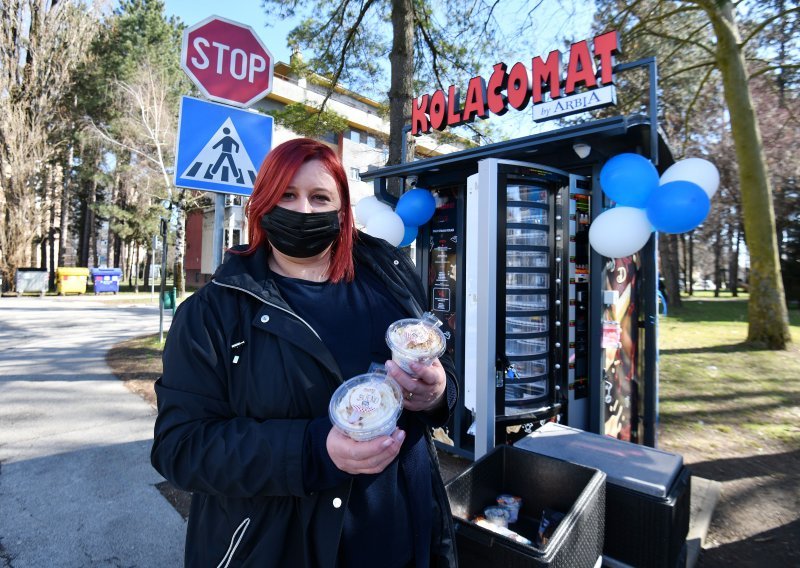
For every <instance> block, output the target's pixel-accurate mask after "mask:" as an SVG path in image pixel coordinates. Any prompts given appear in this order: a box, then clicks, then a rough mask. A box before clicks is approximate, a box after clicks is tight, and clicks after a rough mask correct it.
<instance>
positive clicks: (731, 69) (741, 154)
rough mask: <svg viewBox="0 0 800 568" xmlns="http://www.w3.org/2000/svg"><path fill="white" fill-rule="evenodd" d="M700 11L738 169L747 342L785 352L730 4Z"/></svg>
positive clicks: (764, 190)
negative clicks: (746, 271) (746, 254)
mask: <svg viewBox="0 0 800 568" xmlns="http://www.w3.org/2000/svg"><path fill="white" fill-rule="evenodd" d="M701 5H703V6H704V7H705V9H706V12H707V13H708V16H709V19H710V20H711V23H712V25H713V26H714V31H715V33H716V37H717V43H716V57H717V64H718V66H719V70H720V73H721V75H722V84H723V86H724V89H725V101H726V102H727V104H728V110H729V111H730V117H731V118H730V120H731V133H732V135H733V142H734V147H735V149H736V159H737V161H738V163H739V187H740V188H741V192H742V212H743V215H744V228H745V235H746V238H747V247H748V249H749V251H750V300H749V302H748V324H749V325H748V331H747V340H748V341H752V342H759V343H764V344H765V345H766V346H767V348H769V349H786V346H787V344H788V343H790V342H791V335H790V334H789V315H788V312H787V310H786V297H785V295H784V290H783V281H782V279H781V269H780V262H779V258H778V243H777V239H776V237H775V210H774V208H773V203H772V187H771V185H770V181H769V176H768V175H767V168H766V158H765V156H764V149H763V144H762V140H761V132H760V130H759V126H758V121H757V118H756V115H755V110H754V108H753V100H752V97H751V95H750V87H749V84H748V78H749V76H748V72H747V67H746V64H745V60H744V53H743V52H742V46H741V39H740V35H739V29H738V26H737V24H736V20H735V16H734V7H733V3H732V2H730V1H729V0H715V1H712V0H703V1H702V2H701Z"/></svg>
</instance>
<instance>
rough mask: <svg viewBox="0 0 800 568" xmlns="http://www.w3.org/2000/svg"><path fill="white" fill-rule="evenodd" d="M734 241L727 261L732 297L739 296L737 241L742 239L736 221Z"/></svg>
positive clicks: (739, 241)
mask: <svg viewBox="0 0 800 568" xmlns="http://www.w3.org/2000/svg"><path fill="white" fill-rule="evenodd" d="M734 235H736V236H735V237H734V242H733V246H732V247H731V257H730V259H729V261H728V274H729V275H730V280H731V294H732V295H733V297H734V298H738V297H739V243H741V241H742V231H741V228H740V227H739V223H738V222H737V224H736V227H735V228H734Z"/></svg>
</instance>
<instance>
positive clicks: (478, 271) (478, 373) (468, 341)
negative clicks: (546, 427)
mask: <svg viewBox="0 0 800 568" xmlns="http://www.w3.org/2000/svg"><path fill="white" fill-rule="evenodd" d="M466 193H467V200H466V216H467V231H466V235H465V237H466V250H467V251H468V254H467V256H466V267H465V269H466V280H465V286H464V293H465V302H464V348H463V351H464V358H465V365H464V406H465V407H466V408H467V409H468V410H470V411H471V412H472V413H473V415H474V416H475V417H476V421H475V424H474V425H473V426H471V429H472V430H473V431H474V432H475V440H476V445H477V446H479V447H480V446H486V447H491V446H493V445H494V443H495V438H496V433H495V431H494V430H495V427H497V426H499V427H501V428H502V427H503V426H504V425H506V424H510V425H518V424H529V423H533V422H538V421H541V420H546V419H549V418H552V417H554V416H557V415H558V416H559V419H560V420H562V421H564V422H566V423H568V424H570V425H572V426H575V427H578V428H581V429H585V428H587V426H588V423H587V419H586V418H587V410H588V408H587V405H586V399H587V397H588V379H587V372H588V364H587V363H588V361H587V357H588V349H587V347H588V337H587V332H588V326H587V325H586V324H587V322H586V316H587V313H586V309H587V307H588V286H589V272H588V267H589V250H588V247H589V242H588V238H587V233H586V232H587V231H588V227H589V206H590V195H589V188H588V184H587V181H586V178H585V177H583V176H579V175H575V174H570V173H567V172H566V171H562V170H559V169H556V168H551V167H547V166H544V165H541V164H534V163H528V162H521V161H513V160H503V159H498V158H487V159H484V160H480V161H479V162H478V173H476V174H473V175H471V176H469V177H468V179H467V187H466ZM488 298H492V299H493V301H485V299H488ZM486 376H493V377H494V380H493V381H486V380H485V377H486Z"/></svg>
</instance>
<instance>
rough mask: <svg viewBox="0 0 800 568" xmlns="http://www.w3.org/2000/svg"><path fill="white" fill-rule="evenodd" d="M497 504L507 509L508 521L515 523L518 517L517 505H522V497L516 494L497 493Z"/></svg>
mask: <svg viewBox="0 0 800 568" xmlns="http://www.w3.org/2000/svg"><path fill="white" fill-rule="evenodd" d="M497 505H498V507H502V508H503V509H506V510H507V511H508V522H509V523H516V522H517V518H518V517H519V507H520V505H522V499H521V498H520V497H517V496H516V495H508V494H505V493H504V494H503V495H498V496H497Z"/></svg>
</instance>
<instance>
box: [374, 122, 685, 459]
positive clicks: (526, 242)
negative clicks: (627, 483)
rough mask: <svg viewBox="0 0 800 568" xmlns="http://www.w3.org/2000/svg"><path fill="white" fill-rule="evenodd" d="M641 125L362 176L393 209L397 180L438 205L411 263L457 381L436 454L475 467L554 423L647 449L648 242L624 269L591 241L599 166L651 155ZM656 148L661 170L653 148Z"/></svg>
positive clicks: (524, 142) (597, 128)
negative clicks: (630, 154)
mask: <svg viewBox="0 0 800 568" xmlns="http://www.w3.org/2000/svg"><path fill="white" fill-rule="evenodd" d="M648 126H649V125H648V124H647V123H646V121H639V120H635V119H630V118H613V119H604V120H601V121H595V122H592V123H587V124H584V125H579V126H575V127H571V128H568V129H565V130H564V131H561V132H556V133H547V134H543V135H535V136H531V137H527V138H523V139H518V140H514V141H509V142H504V143H499V144H495V145H491V146H483V147H479V148H474V149H470V150H464V151H462V152H457V153H455V154H449V155H444V156H437V157H435V158H428V159H425V160H418V161H415V162H411V163H406V164H400V165H396V166H387V167H385V168H382V169H377V170H372V171H370V172H365V173H363V174H362V178H364V179H373V180H374V183H375V188H376V190H375V193H376V195H377V196H378V197H379V198H380V199H382V200H383V201H385V202H387V203H392V202H393V201H396V200H397V197H396V196H393V195H391V194H390V193H389V191H388V189H387V187H388V185H389V180H390V179H391V178H400V179H401V182H402V184H405V187H406V188H408V187H412V186H413V187H418V188H420V187H421V188H425V189H427V190H430V191H431V193H432V194H433V195H434V197H435V199H436V204H437V207H436V211H435V213H434V215H433V218H432V219H431V220H430V221H429V222H428V223H427V224H426V225H425V226H423V227H420V229H419V236H418V238H417V241H416V252H415V257H414V260H415V262H416V265H417V269H418V270H419V273H420V276H421V278H422V280H423V283H424V284H425V286H426V288H427V292H428V298H429V306H427V307H428V308H429V309H430V310H431V311H432V312H433V313H434V314H436V315H437V317H438V318H439V319H440V320H441V321H442V322H443V325H442V329H443V331H444V332H445V336H446V338H447V350H448V352H449V354H450V355H451V356H452V357H453V359H454V361H455V364H456V370H457V374H458V379H459V387H460V389H459V391H460V393H459V404H458V407H457V409H456V412H455V413H454V415H453V417H452V419H451V422H450V424H449V425H448V427H447V428H445V429H444V430H443V431H441V432H438V433H437V436H436V439H437V443H439V444H440V445H442V446H443V447H444V449H446V450H449V451H452V452H454V453H457V454H461V455H465V456H467V457H475V458H477V457H480V456H482V455H484V454H485V453H487V452H488V451H490V450H491V449H492V448H493V447H494V446H495V445H498V444H503V443H514V442H515V441H516V440H518V439H520V438H522V437H524V436H526V435H527V434H530V433H531V432H532V431H533V430H535V429H538V428H540V427H541V426H542V425H543V424H545V423H547V422H550V421H553V422H558V423H561V424H564V425H567V426H571V427H575V428H579V429H581V430H586V431H590V432H595V433H603V434H608V435H611V436H614V437H617V438H620V439H626V440H628V441H633V442H638V443H645V444H648V445H654V440H655V434H654V433H655V425H656V420H657V418H656V410H657V351H656V339H655V337H656V332H657V329H656V325H657V322H656V301H655V297H656V282H657V272H656V256H655V238H651V240H650V242H649V243H648V244H647V245H646V246H645V248H644V249H643V250H642V251H640V252H639V253H637V254H636V255H633V256H632V257H627V258H624V259H608V258H604V257H602V256H600V255H599V254H597V253H596V252H595V251H593V250H592V249H591V247H590V245H589V238H588V234H589V228H590V226H591V222H592V220H593V219H594V218H596V217H597V216H598V215H599V214H600V213H602V211H603V210H604V209H605V208H606V207H608V206H609V205H610V204H609V203H607V202H606V200H605V198H604V196H603V193H602V191H601V189H600V187H599V172H600V169H601V168H602V165H603V164H604V163H605V161H606V160H607V159H608V158H609V157H611V156H613V155H615V154H617V153H620V152H625V151H637V152H641V151H642V148H643V147H644V148H646V145H645V144H643V142H646V141H647V140H648V139H649V135H650V134H649V130H648ZM577 142H580V143H581V144H586V145H591V147H592V151H591V153H590V154H589V156H588V157H581V156H579V155H578V154H577V153H576V152H575V151H574V150H573V146H574V145H575V144H576V143H577ZM658 152H659V163H660V165H659V166H658V167H659V168H666V167H668V166H669V165H670V163H671V156H670V155H669V151H668V149H667V147H666V145H665V144H663V141H662V140H661V139H660V138H659V146H658ZM651 296H652V298H651Z"/></svg>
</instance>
